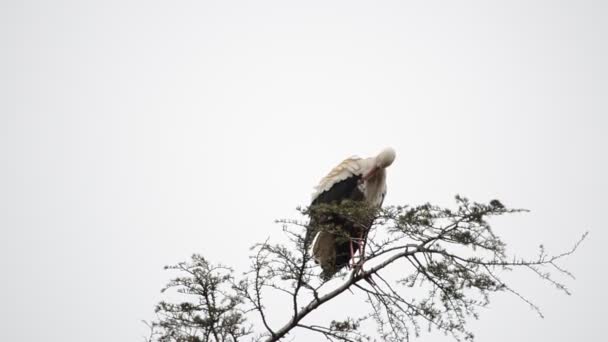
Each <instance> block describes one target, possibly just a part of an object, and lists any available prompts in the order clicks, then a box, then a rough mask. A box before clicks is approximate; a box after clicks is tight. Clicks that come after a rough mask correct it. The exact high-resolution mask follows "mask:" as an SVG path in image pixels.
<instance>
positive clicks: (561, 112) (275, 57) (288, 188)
mask: <svg viewBox="0 0 608 342" xmlns="http://www.w3.org/2000/svg"><path fill="white" fill-rule="evenodd" d="M607 16H608V8H607V5H606V3H605V2H601V1H503V2H490V1H466V2H455V1H444V2H436V1H419V2H405V1H382V2H380V1H379V2H363V1H300V2H298V3H296V2H293V1H289V2H288V1H256V2H253V1H251V2H247V1H221V2H220V1H218V2H210V1H99V2H86V1H52V2H51V1H2V2H1V3H0V43H1V45H0V48H1V49H2V53H1V54H0V163H1V164H0V165H1V168H0V267H1V270H2V273H1V275H0V280H1V282H0V303H1V305H0V322H2V323H1V328H0V340H2V341H36V340H48V341H67V342H72V341H74V342H75V341H82V340H83V339H84V340H87V341H104V342H105V341H133V340H139V339H140V337H141V336H142V335H143V334H144V333H145V330H146V329H145V326H144V325H143V324H142V323H141V322H140V320H142V319H151V318H152V317H153V315H152V312H153V306H154V304H155V303H156V302H157V301H158V300H159V299H160V298H161V295H160V294H159V289H160V288H161V287H162V286H163V285H164V283H165V282H166V281H167V280H168V279H169V278H170V276H171V274H169V273H168V272H165V271H162V266H163V265H165V264H172V263H175V262H178V261H182V260H185V259H187V258H188V257H189V255H190V254H192V253H194V252H198V253H201V254H204V255H205V256H207V257H208V258H209V259H211V260H212V261H216V262H217V261H221V262H223V263H225V264H228V265H232V266H234V267H236V268H237V269H239V270H242V269H243V268H244V267H245V265H246V264H247V262H248V261H247V255H248V252H249V250H248V247H249V246H250V245H252V244H253V243H255V242H258V241H262V240H264V239H265V238H266V237H268V236H278V232H279V230H280V227H279V226H277V225H275V224H273V222H272V221H273V219H275V218H285V217H293V216H294V215H295V211H294V208H295V207H296V206H297V205H306V204H308V201H309V196H310V193H311V190H312V186H314V185H315V183H316V182H317V181H318V180H319V179H320V178H321V177H322V176H323V175H324V174H325V173H326V172H327V171H329V169H330V168H331V167H333V166H334V165H335V164H336V163H337V162H339V161H340V160H342V159H343V158H344V157H347V156H350V155H353V154H359V155H361V156H368V155H371V154H374V153H376V152H378V151H379V150H380V149H381V148H382V147H384V146H393V147H394V148H395V149H396V151H397V160H396V162H395V164H393V166H392V167H391V169H390V170H389V179H388V182H389V194H388V197H387V200H386V203H387V204H407V203H411V204H420V203H423V202H426V201H431V202H434V203H439V204H451V203H452V197H453V195H454V194H456V193H460V194H463V195H465V196H469V197H470V198H472V199H474V200H479V201H487V200H490V199H492V198H499V199H500V200H501V201H503V203H505V204H507V205H511V206H515V207H525V208H528V209H531V210H532V212H531V213H530V214H526V215H518V216H514V217H512V218H504V219H499V220H496V222H495V224H496V227H497V229H498V232H499V233H501V234H503V235H504V237H505V239H506V240H507V241H508V242H509V243H510V246H511V247H512V251H514V252H516V253H517V254H518V255H530V256H534V255H535V253H536V247H537V246H538V244H540V243H544V244H545V246H546V247H547V248H548V249H549V250H550V251H556V252H557V251H562V250H564V249H567V248H569V247H570V246H571V244H572V243H573V242H574V241H575V240H576V239H577V238H578V237H579V236H580V235H581V234H582V233H583V232H584V231H586V230H590V231H591V234H590V236H589V240H588V241H586V242H585V243H584V245H583V246H582V249H581V250H580V251H579V252H578V253H577V254H576V255H574V256H573V257H572V258H571V259H569V260H568V262H566V263H564V265H565V266H567V267H569V268H570V269H571V270H572V271H573V272H574V273H575V275H576V276H577V280H576V281H569V282H568V284H569V285H570V287H571V289H572V290H573V292H574V295H573V296H571V297H568V296H565V295H562V294H561V293H559V292H558V291H556V290H554V289H553V288H552V287H551V286H549V285H548V284H545V283H542V282H540V281H538V280H537V279H536V278H535V277H533V276H532V275H531V274H530V273H529V272H524V271H522V272H521V273H519V274H518V275H517V276H514V277H512V279H513V281H514V284H515V285H516V287H517V288H518V289H519V290H520V291H521V292H522V293H523V294H525V295H527V296H528V297H530V298H532V299H534V300H535V302H536V303H537V304H538V305H539V306H541V308H542V309H543V311H544V313H545V315H546V318H545V319H544V320H541V319H539V318H538V317H537V316H535V313H534V312H532V311H531V310H529V308H528V307H527V306H526V304H524V303H523V302H520V301H518V300H515V298H514V297H512V296H508V295H506V294H499V295H497V296H495V297H494V301H493V303H492V304H491V307H490V309H489V310H485V311H483V312H482V313H481V319H480V320H479V321H473V322H471V327H472V328H473V330H474V332H475V333H476V335H477V337H478V340H479V341H496V342H501V341H509V342H510V341H514V340H529V341H571V340H588V341H599V340H603V338H601V337H600V333H603V323H604V318H605V308H606V305H608V300H607V294H606V291H605V289H604V287H605V284H606V281H607V280H608V279H607V278H608V277H607V276H606V274H605V270H606V269H607V266H608V265H606V258H605V256H604V255H603V252H604V250H605V246H606V243H608V234H606V231H605V228H606V224H605V210H606V199H605V194H606V193H607V192H608V182H607V181H606V178H605V175H606V174H608V157H607V156H608V153H607V151H606V149H607V146H608V139H607V137H606V132H607V130H608V118H607V116H606V115H607V114H608V113H607V109H608V105H607V103H606V99H607V95H608V94H607V90H608V67H607V63H606V61H607V60H608V46H607V42H608V24H607V21H606V18H607ZM343 303H345V304H344V305H349V302H348V301H346V302H343ZM279 305H280V303H279ZM332 310H337V309H336V308H335V307H334V308H332ZM334 312H335V311H334ZM320 315H327V317H332V315H333V313H332V312H331V311H330V312H326V313H320ZM272 319H273V320H274V324H275V326H276V325H280V324H282V323H283V320H284V317H274V318H272ZM293 336H294V337H295V340H296V341H300V340H304V338H303V337H302V336H304V335H298V334H295V335H293ZM298 336H300V338H299V339H298ZM444 339H448V338H445V337H443V335H440V334H436V333H434V334H424V335H423V338H421V339H420V341H431V340H432V341H438V340H444ZM448 340H449V339H448Z"/></svg>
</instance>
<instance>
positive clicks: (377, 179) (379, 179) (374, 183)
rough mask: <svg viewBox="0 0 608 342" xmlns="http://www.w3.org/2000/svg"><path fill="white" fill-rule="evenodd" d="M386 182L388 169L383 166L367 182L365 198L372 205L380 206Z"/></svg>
mask: <svg viewBox="0 0 608 342" xmlns="http://www.w3.org/2000/svg"><path fill="white" fill-rule="evenodd" d="M385 182H386V169H384V168H381V169H379V170H378V171H376V173H375V174H374V175H373V176H372V177H370V178H369V179H367V181H366V182H365V199H366V201H367V202H368V203H369V204H371V205H372V206H379V205H380V203H381V202H382V193H383V192H384V187H385V184H386V183H385Z"/></svg>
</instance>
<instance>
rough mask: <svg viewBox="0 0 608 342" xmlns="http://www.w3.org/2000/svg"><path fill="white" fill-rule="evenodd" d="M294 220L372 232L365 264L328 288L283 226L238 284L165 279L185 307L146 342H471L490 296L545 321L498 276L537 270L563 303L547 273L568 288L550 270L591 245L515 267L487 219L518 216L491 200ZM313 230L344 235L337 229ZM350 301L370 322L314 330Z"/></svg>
mask: <svg viewBox="0 0 608 342" xmlns="http://www.w3.org/2000/svg"><path fill="white" fill-rule="evenodd" d="M300 211H301V213H302V214H303V215H307V216H311V215H327V214H331V215H341V216H343V217H345V218H348V219H349V220H351V221H352V222H355V223H356V222H362V223H365V222H366V223H368V222H369V221H370V219H373V220H374V224H373V226H372V228H371V229H370V230H369V232H368V236H367V238H366V243H365V245H364V248H362V250H363V253H359V254H358V255H357V256H356V257H355V258H354V260H353V262H352V265H351V267H349V268H348V269H345V270H342V271H341V272H340V273H338V274H337V275H336V276H335V277H334V278H333V280H324V279H323V278H322V277H321V276H320V275H321V270H320V268H319V267H318V265H316V264H315V262H314V260H313V256H311V254H310V251H309V250H308V248H306V247H305V246H307V245H309V241H307V239H308V237H307V234H306V232H307V230H308V229H309V227H308V226H307V223H306V222H300V221H297V220H281V221H278V222H280V223H281V224H282V226H283V231H284V233H285V234H286V236H287V237H288V241H289V242H288V243H286V244H281V243H274V244H273V243H270V242H269V241H266V242H263V243H258V244H256V245H254V246H253V247H252V254H253V255H252V256H251V267H250V269H249V271H248V272H246V273H245V274H243V276H242V277H241V279H238V280H237V279H235V277H234V275H233V271H232V270H231V269H229V268H227V267H224V266H219V265H212V264H210V263H209V262H208V261H207V260H206V259H205V258H203V257H202V256H199V255H194V256H193V257H192V260H191V261H190V262H187V263H186V262H183V263H180V264H178V265H176V266H171V267H168V268H171V269H177V270H179V271H181V273H182V276H180V277H177V278H175V279H173V280H172V281H171V282H169V284H168V285H167V287H166V288H165V290H166V289H177V291H178V292H179V293H180V294H182V295H186V296H188V297H189V298H186V299H184V300H183V301H181V302H178V303H173V304H171V303H167V302H161V303H159V304H158V305H157V307H156V312H157V320H156V321H154V322H152V323H150V327H151V336H150V338H149V341H205V342H217V341H243V340H252V341H268V342H270V341H278V340H280V339H282V338H285V337H286V336H287V335H288V334H290V333H292V332H293V331H295V330H298V329H303V330H308V331H311V332H314V333H318V334H320V335H322V336H323V337H324V338H325V339H326V340H328V341H373V340H382V341H404V340H405V341H409V340H410V339H411V338H412V337H416V336H419V334H420V332H421V330H422V329H423V328H426V329H429V330H432V329H435V330H438V331H441V332H444V333H446V334H449V335H451V336H452V337H454V338H455V339H456V340H458V341H460V340H473V338H474V336H473V334H472V333H471V332H470V331H469V330H468V329H467V327H466V322H467V320H468V319H469V318H471V317H474V318H477V315H478V309H479V308H483V307H485V306H487V305H488V304H489V300H490V297H489V295H490V294H491V293H493V292H497V291H507V292H510V293H511V294H513V295H514V296H515V297H517V298H519V299H520V300H522V301H524V302H525V303H527V304H529V305H530V307H531V308H532V309H533V310H535V311H536V312H537V313H538V314H539V315H541V316H542V313H541V311H540V309H539V308H538V307H537V306H536V305H534V304H533V303H532V302H531V301H530V300H529V299H527V298H526V297H524V296H523V295H522V294H521V293H519V292H518V291H517V290H515V289H514V288H512V287H511V286H509V285H508V284H507V283H506V282H505V281H503V278H502V277H501V275H502V274H504V272H508V271H512V270H515V269H520V268H525V269H529V270H532V271H533V274H535V275H537V276H538V277H540V278H541V279H542V280H544V281H546V282H548V284H550V285H553V286H555V287H556V288H557V289H558V290H560V291H562V292H564V293H566V294H569V292H568V289H567V287H566V286H565V285H564V284H563V283H562V282H561V281H560V280H558V279H556V278H555V277H554V276H553V275H552V274H551V273H550V272H551V271H553V272H554V273H556V274H557V275H558V276H559V277H561V276H567V277H572V275H571V274H570V273H569V272H568V271H567V270H565V269H564V268H562V267H561V266H559V265H558V263H557V262H558V261H559V260H560V259H562V258H564V257H566V256H568V255H570V254H572V253H573V252H574V251H575V250H576V249H577V248H578V246H579V245H580V243H581V242H582V241H583V240H584V238H585V237H586V235H587V233H585V234H584V235H583V236H582V237H581V238H580V239H579V240H578V241H577V242H576V243H575V244H574V246H573V247H572V249H570V250H569V251H566V252H563V253H560V254H555V255H549V254H547V253H546V252H545V250H544V248H543V247H542V246H541V247H540V251H539V254H538V256H537V257H535V258H532V259H517V258H513V257H511V256H509V255H508V254H507V252H506V246H505V243H504V242H503V241H502V240H501V239H500V238H499V237H498V235H496V234H495V232H494V231H493V230H492V228H491V226H490V223H489V222H488V219H489V218H490V217H492V216H499V215H504V214H511V213H518V212H522V211H525V210H521V209H508V208H506V207H504V206H503V205H502V204H501V203H500V202H499V201H497V200H493V201H490V203H488V204H483V203H476V202H471V201H469V200H467V199H466V198H463V197H460V196H456V208H455V209H447V208H441V207H438V206H435V205H431V204H424V205H420V206H415V207H410V206H390V207H385V208H383V209H380V210H372V209H370V208H367V207H363V206H362V205H361V204H360V203H349V202H345V203H342V204H340V205H322V206H318V207H315V208H307V209H301V210H300ZM317 228H318V229H322V230H326V231H330V232H332V233H333V234H336V235H337V236H340V234H341V232H340V227H331V226H328V227H320V228H319V227H317ZM559 277H558V278H559ZM421 290H422V291H421ZM347 291H349V292H352V293H354V294H356V295H357V296H358V298H361V299H362V301H365V302H366V303H367V305H368V307H369V311H368V313H367V314H364V315H363V316H361V317H351V316H346V317H340V318H337V319H334V320H332V321H330V322H325V323H323V324H322V323H313V322H314V317H313V316H314V315H313V314H312V313H313V311H314V310H317V309H319V308H321V307H322V306H323V305H324V304H326V303H327V302H329V301H331V300H332V299H334V298H336V297H338V296H340V295H341V294H343V293H345V292H347ZM414 293H415V295H413V294H414ZM269 296H283V298H287V299H289V307H290V309H289V312H290V313H289V318H288V319H286V320H285V322H283V323H282V325H279V326H274V325H273V324H272V322H270V321H269V312H271V310H273V309H272V308H269V307H267V305H268V304H267V299H268V298H269ZM281 309H284V307H283V308H281ZM255 317H257V319H259V321H260V324H259V326H260V328H261V329H262V330H261V331H259V332H257V333H256V332H254V326H253V325H252V324H250V323H248V321H247V318H251V319H255Z"/></svg>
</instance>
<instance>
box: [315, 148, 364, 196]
mask: <svg viewBox="0 0 608 342" xmlns="http://www.w3.org/2000/svg"><path fill="white" fill-rule="evenodd" d="M362 161H363V159H361V158H359V157H350V158H347V159H344V160H343V161H342V162H341V163H340V164H338V166H336V167H334V168H333V169H332V170H331V171H329V173H328V174H327V176H325V177H323V179H321V181H320V182H319V185H317V186H316V187H315V192H314V193H313V194H312V201H313V202H314V201H315V200H316V199H317V197H319V195H321V194H322V193H324V192H326V191H328V190H329V189H331V187H333V186H334V185H335V184H336V183H338V182H340V181H343V180H345V179H347V178H351V177H353V176H358V175H361V174H362V173H363V170H362Z"/></svg>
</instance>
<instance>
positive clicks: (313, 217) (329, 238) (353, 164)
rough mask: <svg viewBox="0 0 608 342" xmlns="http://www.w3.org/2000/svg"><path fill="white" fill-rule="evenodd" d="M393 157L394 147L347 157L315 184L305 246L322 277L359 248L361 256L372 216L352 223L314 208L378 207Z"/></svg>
mask: <svg viewBox="0 0 608 342" xmlns="http://www.w3.org/2000/svg"><path fill="white" fill-rule="evenodd" d="M395 156H396V154H395V150H394V149H392V148H390V147H388V148H385V149H383V150H382V151H381V152H380V153H379V154H378V155H376V156H374V157H370V158H359V157H357V156H353V157H350V158H346V159H345V160H343V161H342V162H341V163H340V164H338V165H337V166H336V167H334V168H333V169H332V170H331V171H330V172H329V173H328V174H327V175H326V176H325V177H323V178H322V179H321V181H320V182H319V184H318V185H317V186H316V187H315V191H314V192H313V194H312V201H311V205H310V207H309V208H310V210H309V215H310V221H309V224H308V228H307V231H306V236H305V238H304V246H305V248H306V249H307V250H308V249H309V248H310V245H312V251H311V254H312V257H313V259H314V261H315V262H316V263H317V264H319V265H320V266H321V269H322V272H321V278H322V279H324V280H329V279H331V278H332V277H333V276H334V275H335V274H336V273H337V272H338V271H340V270H341V269H342V268H343V267H345V266H347V265H348V264H349V262H350V260H351V259H353V257H354V254H355V253H356V252H357V251H359V250H360V249H361V251H360V255H363V249H364V242H365V239H366V237H367V232H368V230H369V228H370V227H371V225H372V223H373V217H370V216H369V215H367V216H366V218H365V219H363V220H362V221H358V222H353V220H352V219H348V218H345V217H344V215H340V214H338V213H335V212H334V213H332V212H329V213H328V212H327V211H325V212H323V211H322V210H315V208H319V207H321V206H323V205H336V204H337V205H340V204H345V203H347V202H349V203H355V204H358V203H361V204H363V205H365V206H367V207H368V208H371V209H378V208H380V207H381V206H382V203H383V201H384V197H385V196H386V168H388V167H389V166H390V165H391V164H392V163H393V161H394V160H395ZM330 211H331V209H330ZM328 227H329V229H328Z"/></svg>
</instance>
